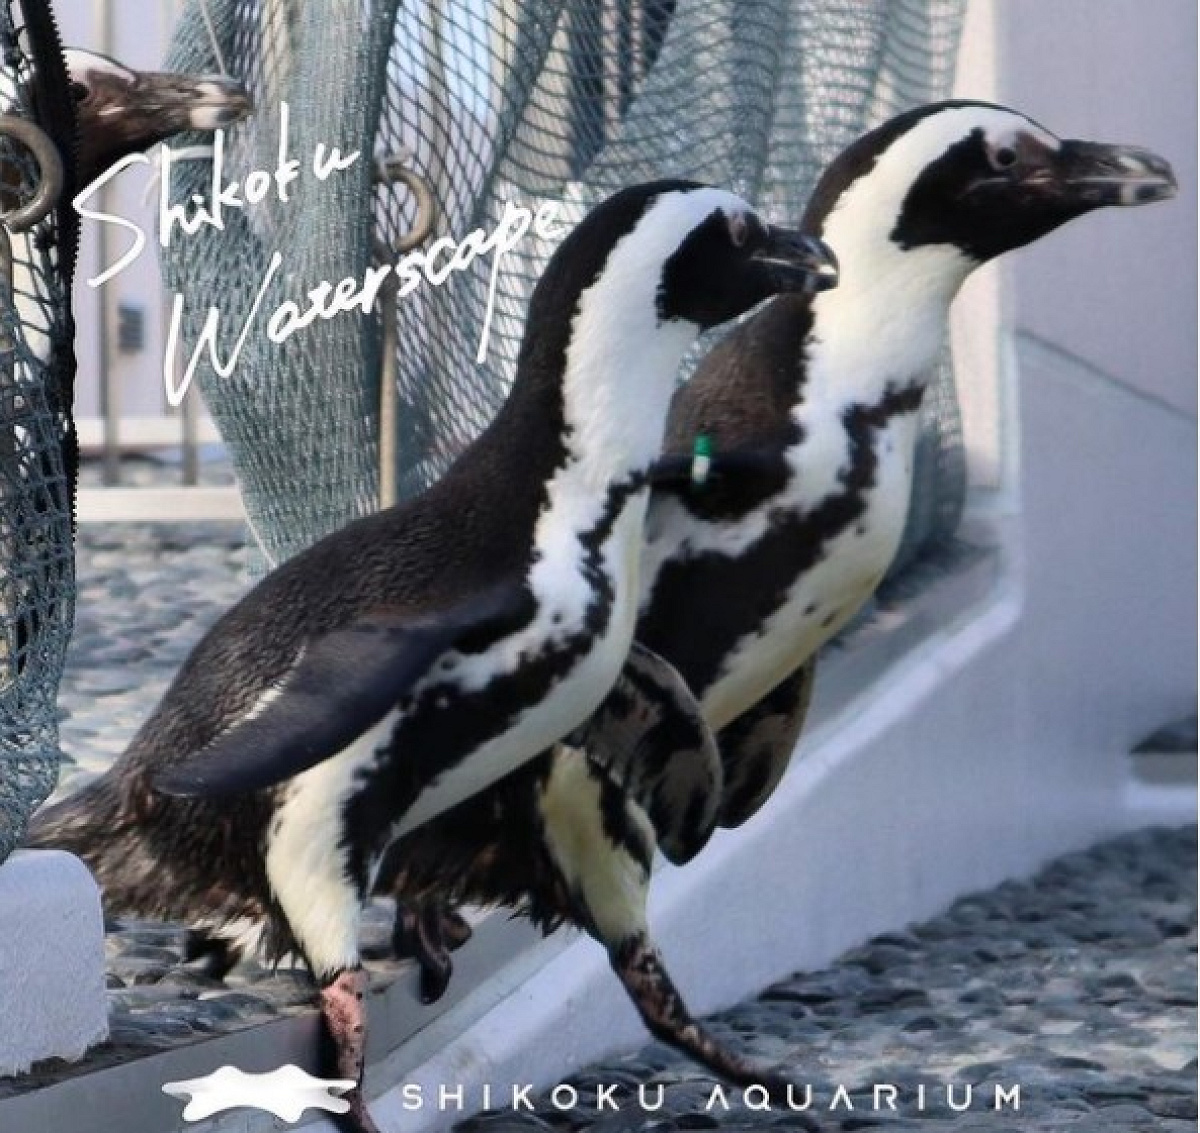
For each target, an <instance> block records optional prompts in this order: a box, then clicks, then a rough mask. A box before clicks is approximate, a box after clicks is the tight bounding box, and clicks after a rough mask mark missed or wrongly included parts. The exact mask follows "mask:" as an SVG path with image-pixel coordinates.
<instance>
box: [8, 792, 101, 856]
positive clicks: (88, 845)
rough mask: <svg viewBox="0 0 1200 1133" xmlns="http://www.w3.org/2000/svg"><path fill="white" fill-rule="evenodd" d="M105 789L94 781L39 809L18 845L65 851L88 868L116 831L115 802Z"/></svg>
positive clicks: (28, 847)
mask: <svg viewBox="0 0 1200 1133" xmlns="http://www.w3.org/2000/svg"><path fill="white" fill-rule="evenodd" d="M108 787H109V785H108V784H106V783H105V782H104V781H103V779H102V778H101V779H96V780H94V781H93V782H91V783H89V784H88V785H87V786H85V787H83V788H81V789H80V790H78V791H76V792H75V793H74V794H73V795H70V796H69V797H67V798H65V799H63V800H62V801H61V802H57V803H53V804H51V805H50V806H44V807H42V808H41V810H39V811H37V812H36V813H35V814H34V816H33V818H32V819H31V820H30V823H29V829H28V831H27V832H26V834H25V838H24V840H23V841H22V845H23V846H24V847H25V848H27V849H37V850H66V851H67V852H68V853H71V854H74V855H75V856H76V857H79V858H82V859H83V860H84V861H85V862H87V863H88V864H89V865H92V864H93V861H94V860H95V859H96V858H97V856H98V855H100V854H101V853H102V852H104V851H105V850H106V848H107V843H108V842H109V840H110V838H111V836H112V833H113V831H114V829H115V828H116V827H117V818H118V809H119V808H118V805H117V804H118V799H117V798H116V794H115V792H114V791H112V790H111V789H106V788H108ZM93 868H94V866H93Z"/></svg>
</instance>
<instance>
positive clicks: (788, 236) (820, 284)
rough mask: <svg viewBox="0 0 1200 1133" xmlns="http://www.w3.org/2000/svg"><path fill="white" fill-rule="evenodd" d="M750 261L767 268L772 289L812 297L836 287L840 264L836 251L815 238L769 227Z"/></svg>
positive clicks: (788, 229) (772, 226) (790, 230)
mask: <svg viewBox="0 0 1200 1133" xmlns="http://www.w3.org/2000/svg"><path fill="white" fill-rule="evenodd" d="M751 260H752V261H753V262H754V263H755V264H758V265H759V266H761V267H762V268H764V269H765V270H766V271H767V273H768V275H769V278H770V281H771V285H772V287H771V289H772V291H774V292H780V291H803V292H806V293H808V294H812V293H814V292H817V291H828V290H829V289H830V288H831V287H836V286H837V281H838V262H837V257H836V256H835V255H834V254H833V249H832V248H830V247H829V245H828V244H826V243H825V242H824V241H823V240H818V239H817V238H816V237H815V236H806V235H804V234H803V233H802V232H796V231H794V230H793V229H790V228H780V227H778V226H777V225H774V224H772V225H770V226H769V227H768V229H767V238H766V240H765V241H764V243H763V244H762V245H761V246H760V247H759V248H758V249H757V250H756V251H755V252H754V254H753V255H752V256H751Z"/></svg>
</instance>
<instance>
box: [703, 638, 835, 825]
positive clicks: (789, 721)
mask: <svg viewBox="0 0 1200 1133" xmlns="http://www.w3.org/2000/svg"><path fill="white" fill-rule="evenodd" d="M816 669H817V662H816V658H815V657H811V658H809V660H808V661H806V662H805V663H804V664H803V665H801V666H800V668H799V669H797V670H796V671H795V672H794V673H792V675H791V676H789V677H785V678H784V679H783V680H782V681H780V682H779V684H777V685H776V686H775V687H774V688H773V689H772V690H771V691H770V692H769V693H767V695H766V696H764V697H763V698H762V700H760V701H759V702H758V703H757V704H756V705H754V707H753V708H748V709H747V710H746V711H745V712H743V713H742V714H741V715H740V716H738V717H737V718H736V719H734V720H732V721H731V722H730V723H728V724H726V725H725V727H724V728H722V729H721V731H720V732H719V733H718V734H717V743H718V746H719V748H720V752H721V763H722V766H723V768H724V783H725V786H724V792H723V794H722V798H721V816H720V824H721V825H722V826H727V827H728V826H741V824H742V823H743V822H745V821H746V819H748V818H750V816H751V815H753V814H755V813H756V812H757V811H758V809H759V807H761V806H762V805H763V803H765V802H766V801H767V799H769V798H770V797H771V795H772V793H773V792H774V790H775V788H776V787H777V786H778V785H779V780H780V779H782V778H783V773H784V772H785V771H786V770H787V768H788V764H789V763H790V762H791V758H792V752H793V751H795V748H796V741H797V740H798V739H799V738H800V731H801V729H802V728H803V727H804V719H805V717H806V716H807V715H808V705H809V702H810V701H811V700H812V688H813V677H814V676H815V674H816Z"/></svg>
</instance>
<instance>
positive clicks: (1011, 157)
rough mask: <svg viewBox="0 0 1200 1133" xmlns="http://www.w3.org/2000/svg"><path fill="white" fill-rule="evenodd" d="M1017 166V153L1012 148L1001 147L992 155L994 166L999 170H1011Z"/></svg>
mask: <svg viewBox="0 0 1200 1133" xmlns="http://www.w3.org/2000/svg"><path fill="white" fill-rule="evenodd" d="M1016 164H1017V151H1016V150H1015V149H1013V148H1012V146H1001V147H1000V148H999V149H998V150H996V151H995V152H994V153H993V154H992V165H994V166H995V167H996V168H997V169H1011V168H1012V167H1013V166H1014V165H1016Z"/></svg>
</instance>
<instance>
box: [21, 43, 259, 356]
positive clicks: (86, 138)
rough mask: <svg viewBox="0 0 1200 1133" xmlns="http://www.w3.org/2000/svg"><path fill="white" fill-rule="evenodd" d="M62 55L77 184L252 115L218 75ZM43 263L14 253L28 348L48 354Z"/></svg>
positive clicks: (73, 52) (237, 89)
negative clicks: (177, 138)
mask: <svg viewBox="0 0 1200 1133" xmlns="http://www.w3.org/2000/svg"><path fill="white" fill-rule="evenodd" d="M63 58H64V60H65V61H66V65H67V73H68V75H69V76H70V83H71V94H72V97H73V98H74V101H75V116H76V120H77V123H78V127H79V129H78V141H79V145H78V150H77V153H76V155H75V177H74V181H75V185H76V187H77V188H78V189H82V188H85V187H86V186H87V185H89V184H91V182H93V181H94V180H95V179H96V178H97V177H99V176H100V175H101V174H102V173H105V172H107V171H108V170H109V169H111V168H112V166H113V165H114V164H116V162H118V161H119V160H120V159H121V158H123V157H126V156H127V155H129V154H131V153H138V152H140V151H141V150H144V149H148V148H149V147H150V146H152V145H154V144H155V143H157V142H161V141H165V140H166V139H167V138H169V137H172V136H173V135H175V134H179V133H182V132H183V131H185V130H215V129H218V128H220V127H222V126H228V125H232V124H233V123H235V122H237V121H239V120H240V119H242V118H244V117H245V116H246V115H247V114H248V113H249V112H250V108H251V107H250V98H249V96H248V95H247V93H246V91H245V90H244V89H243V88H242V87H241V86H240V85H239V84H238V83H236V82H234V81H233V80H231V79H226V78H224V77H222V76H220V75H181V74H169V73H164V72H155V71H134V70H131V69H130V68H128V67H124V66H122V65H121V64H120V63H118V62H117V61H116V60H115V59H110V58H109V57H108V56H107V55H100V54H97V53H96V52H93V51H83V50H81V49H79V48H74V47H71V48H67V49H66V50H65V51H64V52H63ZM18 238H19V239H21V240H27V239H30V237H25V236H20V237H18ZM38 262H39V257H37V256H36V254H35V253H34V252H33V251H32V250H31V249H29V250H26V249H25V248H23V247H18V248H16V249H15V250H14V255H13V294H14V298H15V301H16V305H17V313H18V315H19V317H20V319H21V325H22V328H23V333H24V337H25V341H26V343H27V344H28V346H29V349H30V350H31V351H32V352H33V353H34V355H35V356H36V357H38V358H47V357H49V354H50V311H49V300H48V298H47V297H46V285H45V283H44V282H43V281H41V280H40V279H38V278H37V271H36V270H35V269H34V268H33V267H32V266H31V265H35V264H37V263H38Z"/></svg>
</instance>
